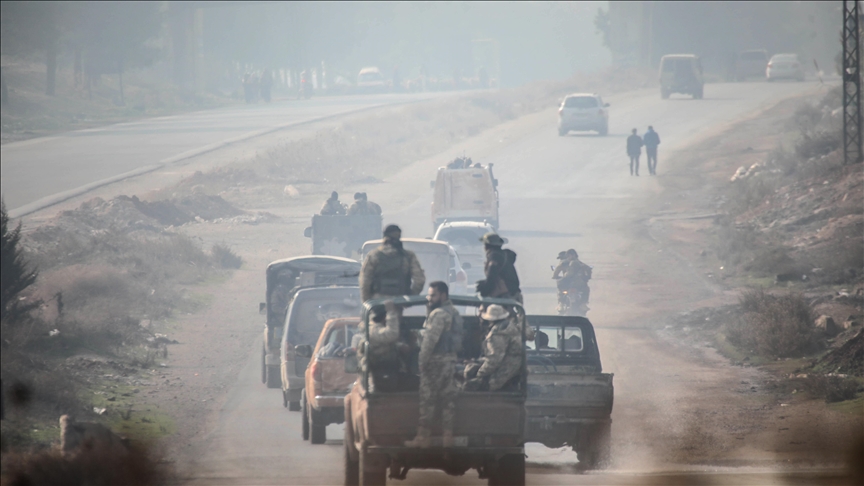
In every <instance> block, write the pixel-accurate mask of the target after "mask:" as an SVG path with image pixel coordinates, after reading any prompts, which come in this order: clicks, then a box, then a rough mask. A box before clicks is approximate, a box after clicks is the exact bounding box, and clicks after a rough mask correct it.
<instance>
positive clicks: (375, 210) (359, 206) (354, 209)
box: [348, 201, 381, 216]
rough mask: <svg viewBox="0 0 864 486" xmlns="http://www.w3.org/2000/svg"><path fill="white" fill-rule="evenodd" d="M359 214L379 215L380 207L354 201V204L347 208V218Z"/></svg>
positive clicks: (370, 203)
mask: <svg viewBox="0 0 864 486" xmlns="http://www.w3.org/2000/svg"><path fill="white" fill-rule="evenodd" d="M360 214H372V215H374V214H381V206H379V205H377V204H375V203H374V202H370V201H354V204H352V205H351V207H350V208H348V216H355V215H360Z"/></svg>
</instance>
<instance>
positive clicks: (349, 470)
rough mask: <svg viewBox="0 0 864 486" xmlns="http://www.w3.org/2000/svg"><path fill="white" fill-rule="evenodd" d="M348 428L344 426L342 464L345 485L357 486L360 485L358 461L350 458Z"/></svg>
mask: <svg viewBox="0 0 864 486" xmlns="http://www.w3.org/2000/svg"><path fill="white" fill-rule="evenodd" d="M348 433H349V432H348V428H347V427H346V428H345V440H343V441H342V442H343V443H344V447H343V449H344V455H345V457H344V461H345V462H344V464H345V486H359V485H360V461H354V460H352V459H351V445H350V444H351V442H350V438H349V437H348Z"/></svg>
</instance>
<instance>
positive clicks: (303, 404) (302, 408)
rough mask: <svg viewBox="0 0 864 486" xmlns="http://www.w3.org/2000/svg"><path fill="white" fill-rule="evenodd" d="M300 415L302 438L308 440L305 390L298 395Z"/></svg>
mask: <svg viewBox="0 0 864 486" xmlns="http://www.w3.org/2000/svg"><path fill="white" fill-rule="evenodd" d="M300 415H302V416H303V417H302V419H301V422H302V423H303V426H302V427H301V428H302V429H303V431H302V436H303V440H309V408H308V405H307V404H306V390H303V392H302V395H301V397H300Z"/></svg>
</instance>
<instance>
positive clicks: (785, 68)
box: [765, 54, 804, 81]
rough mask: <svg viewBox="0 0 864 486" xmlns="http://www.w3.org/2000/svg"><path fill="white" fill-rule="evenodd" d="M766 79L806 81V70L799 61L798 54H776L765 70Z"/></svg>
mask: <svg viewBox="0 0 864 486" xmlns="http://www.w3.org/2000/svg"><path fill="white" fill-rule="evenodd" d="M765 79H767V80H768V81H774V80H776V79H794V80H796V81H804V68H803V67H802V66H801V61H799V60H798V54H774V55H773V56H771V60H770V61H768V67H767V68H765Z"/></svg>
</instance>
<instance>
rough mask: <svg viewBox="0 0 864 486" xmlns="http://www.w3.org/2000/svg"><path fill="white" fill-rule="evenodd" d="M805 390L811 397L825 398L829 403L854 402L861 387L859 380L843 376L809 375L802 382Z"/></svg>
mask: <svg viewBox="0 0 864 486" xmlns="http://www.w3.org/2000/svg"><path fill="white" fill-rule="evenodd" d="M801 384H802V386H803V388H804V390H806V391H807V393H809V394H810V395H811V396H814V397H820V398H825V401H826V402H828V403H834V402H842V401H844V400H852V399H853V398H855V395H856V394H857V393H858V388H859V387H860V385H859V383H858V380H856V379H854V378H847V377H842V376H827V375H820V374H809V375H807V378H804V379H802V380H801Z"/></svg>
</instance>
